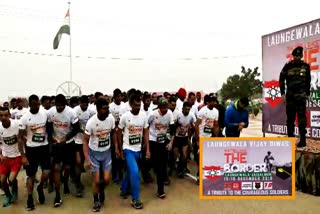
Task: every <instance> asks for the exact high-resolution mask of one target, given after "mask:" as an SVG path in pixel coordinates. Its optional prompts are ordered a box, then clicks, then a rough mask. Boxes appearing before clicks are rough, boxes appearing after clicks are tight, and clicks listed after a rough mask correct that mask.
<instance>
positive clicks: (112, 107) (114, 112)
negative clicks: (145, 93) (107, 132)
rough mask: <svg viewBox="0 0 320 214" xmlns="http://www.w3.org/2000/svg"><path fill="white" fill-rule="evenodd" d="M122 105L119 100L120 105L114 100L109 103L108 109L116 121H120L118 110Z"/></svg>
mask: <svg viewBox="0 0 320 214" xmlns="http://www.w3.org/2000/svg"><path fill="white" fill-rule="evenodd" d="M123 105H124V103H123V102H121V103H120V105H117V104H116V103H114V102H112V103H111V104H110V105H109V111H110V113H111V114H112V116H113V117H114V119H115V120H116V121H120V110H121V107H122V106H123Z"/></svg>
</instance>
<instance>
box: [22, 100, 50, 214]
mask: <svg viewBox="0 0 320 214" xmlns="http://www.w3.org/2000/svg"><path fill="white" fill-rule="evenodd" d="M28 101H29V106H30V110H29V111H28V112H27V113H26V114H24V115H23V116H22V118H21V119H20V121H19V129H20V131H19V144H20V145H22V146H23V147H24V150H25V154H23V155H22V157H23V159H25V158H26V162H24V167H25V169H26V174H27V176H28V177H29V179H28V181H27V192H28V200H27V210H33V209H34V208H35V205H34V201H33V196H32V194H33V189H34V188H33V187H34V183H35V179H36V173H37V171H38V167H39V166H41V169H42V175H41V179H40V183H39V185H38V187H37V192H38V200H39V203H40V204H44V202H45V196H44V193H43V185H44V183H45V181H46V180H47V178H48V174H49V170H50V153H49V145H48V144H49V143H48V136H47V126H48V123H47V122H48V119H47V113H46V111H45V110H44V109H40V101H39V97H38V96H37V95H31V96H30V97H29V100H28Z"/></svg>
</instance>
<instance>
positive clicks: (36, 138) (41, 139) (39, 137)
mask: <svg viewBox="0 0 320 214" xmlns="http://www.w3.org/2000/svg"><path fill="white" fill-rule="evenodd" d="M44 140H45V136H43V135H40V134H33V135H32V141H33V142H35V143H44Z"/></svg>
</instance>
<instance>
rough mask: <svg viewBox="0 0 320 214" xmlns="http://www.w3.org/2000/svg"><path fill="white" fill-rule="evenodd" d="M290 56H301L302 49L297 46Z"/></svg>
mask: <svg viewBox="0 0 320 214" xmlns="http://www.w3.org/2000/svg"><path fill="white" fill-rule="evenodd" d="M292 56H303V47H301V46H298V47H296V48H295V49H294V50H293V51H292Z"/></svg>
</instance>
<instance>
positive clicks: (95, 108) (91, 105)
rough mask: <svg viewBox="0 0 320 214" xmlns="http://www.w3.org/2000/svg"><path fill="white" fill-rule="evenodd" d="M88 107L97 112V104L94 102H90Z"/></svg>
mask: <svg viewBox="0 0 320 214" xmlns="http://www.w3.org/2000/svg"><path fill="white" fill-rule="evenodd" d="M88 109H90V111H92V112H95V113H97V106H96V104H94V103H91V104H89V106H88Z"/></svg>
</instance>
